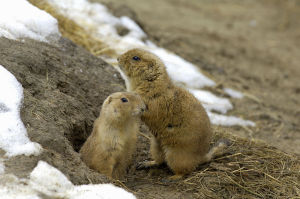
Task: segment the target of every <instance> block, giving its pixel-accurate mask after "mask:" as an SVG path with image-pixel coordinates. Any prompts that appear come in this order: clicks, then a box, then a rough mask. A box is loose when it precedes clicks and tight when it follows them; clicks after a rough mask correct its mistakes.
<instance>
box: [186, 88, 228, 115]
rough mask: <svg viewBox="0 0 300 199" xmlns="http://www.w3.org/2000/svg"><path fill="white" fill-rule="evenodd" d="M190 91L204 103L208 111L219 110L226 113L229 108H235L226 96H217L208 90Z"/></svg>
mask: <svg viewBox="0 0 300 199" xmlns="http://www.w3.org/2000/svg"><path fill="white" fill-rule="evenodd" d="M189 91H190V92H191V93H192V94H193V95H194V96H195V97H196V98H197V99H198V100H199V101H201V102H202V103H203V106H204V108H205V109H206V110H207V111H212V110H214V111H218V112H220V113H223V114H225V113H226V112H227V111H228V110H231V109H232V108H233V106H232V104H231V103H230V101H229V100H228V99H226V98H221V97H217V96H216V95H214V94H212V93H211V92H208V91H203V90H196V89H189Z"/></svg>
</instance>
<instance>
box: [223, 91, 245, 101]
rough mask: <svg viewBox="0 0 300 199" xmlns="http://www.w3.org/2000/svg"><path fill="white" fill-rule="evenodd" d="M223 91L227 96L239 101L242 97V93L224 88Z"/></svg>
mask: <svg viewBox="0 0 300 199" xmlns="http://www.w3.org/2000/svg"><path fill="white" fill-rule="evenodd" d="M223 90H224V92H225V93H226V94H228V95H229V96H230V97H232V98H237V99H241V98H243V97H244V95H243V93H241V92H239V91H236V90H233V89H231V88H224V89H223Z"/></svg>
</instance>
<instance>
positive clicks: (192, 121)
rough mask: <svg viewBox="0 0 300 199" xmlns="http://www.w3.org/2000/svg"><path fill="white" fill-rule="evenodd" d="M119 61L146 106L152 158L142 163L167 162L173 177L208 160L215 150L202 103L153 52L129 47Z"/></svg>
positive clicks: (145, 117) (146, 164) (149, 164)
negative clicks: (169, 73)
mask: <svg viewBox="0 0 300 199" xmlns="http://www.w3.org/2000/svg"><path fill="white" fill-rule="evenodd" d="M136 57H138V59H137V58H136ZM118 61H119V67H120V69H121V70H122V71H123V73H124V74H125V75H126V76H127V78H128V82H129V84H130V90H131V91H134V92H136V93H138V94H139V95H140V96H141V97H142V99H143V101H144V102H145V104H146V105H147V106H148V110H147V112H146V113H145V114H144V115H143V116H142V120H143V121H144V122H145V124H146V125H147V126H148V127H149V129H150V131H151V133H152V134H153V137H152V139H151V148H150V153H151V156H152V158H153V160H154V161H149V162H145V164H144V165H145V166H151V165H154V164H161V163H163V162H166V163H167V165H168V166H169V167H170V168H171V169H172V171H173V172H174V173H175V176H173V177H172V178H174V179H176V178H180V177H182V176H183V175H184V174H188V173H190V172H191V171H193V170H194V169H195V168H196V167H197V166H198V165H199V164H202V163H205V162H208V161H210V160H211V158H213V152H214V151H216V150H217V149H216V148H214V149H212V150H211V151H210V152H209V144H210V141H211V136H212V131H211V127H210V120H209V118H208V116H207V114H206V112H205V110H204V108H203V106H202V105H201V103H200V102H199V101H198V100H197V99H196V98H195V97H194V96H193V95H192V94H191V93H189V92H188V91H187V90H185V89H183V88H180V87H177V86H176V85H174V83H173V82H172V81H171V79H170V78H169V76H168V74H167V72H166V68H165V65H164V64H163V62H162V61H161V60H160V59H159V58H158V57H157V56H156V55H154V54H152V53H150V52H148V51H145V50H142V49H132V50H129V51H128V52H126V53H124V54H123V55H121V56H120V57H119V58H118Z"/></svg>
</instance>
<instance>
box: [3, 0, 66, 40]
mask: <svg viewBox="0 0 300 199" xmlns="http://www.w3.org/2000/svg"><path fill="white" fill-rule="evenodd" d="M0 37H7V38H9V39H15V40H16V39H21V40H22V39H24V38H31V39H35V40H38V41H43V42H51V41H56V40H58V38H60V33H59V31H58V26H57V20H56V19H55V18H53V17H52V16H51V15H49V14H48V13H47V12H45V11H42V10H40V9H38V8H36V7H34V6H33V5H31V4H30V3H28V2H27V1H26V0H9V1H5V0H1V1H0Z"/></svg>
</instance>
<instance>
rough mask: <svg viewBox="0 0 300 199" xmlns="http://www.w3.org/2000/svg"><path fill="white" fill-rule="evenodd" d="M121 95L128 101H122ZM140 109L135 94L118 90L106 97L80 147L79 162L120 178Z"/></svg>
mask: <svg viewBox="0 0 300 199" xmlns="http://www.w3.org/2000/svg"><path fill="white" fill-rule="evenodd" d="M122 98H126V99H127V100H128V102H122V100H121V99H122ZM144 110H145V104H144V102H143V101H142V99H141V97H140V96H139V95H137V94H135V93H131V92H118V93H114V94H112V95H110V96H109V97H107V99H106V100H105V101H104V103H103V105H102V109H101V112H100V116H99V117H98V118H97V119H96V121H95V122H94V127H93V131H92V133H91V135H90V136H89V137H88V139H87V140H86V142H85V143H84V145H83V146H82V148H81V150H80V153H81V158H82V159H83V161H84V162H85V163H86V164H87V165H88V166H89V167H90V168H92V169H94V170H97V171H98V172H100V173H102V174H105V175H106V176H108V177H109V178H114V179H119V178H122V177H123V176H124V174H125V172H126V168H127V167H128V165H129V164H130V162H131V160H132V154H133V153H134V151H135V149H136V140H137V133H138V132H139V126H140V116H141V113H142V112H143V111H144Z"/></svg>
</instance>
